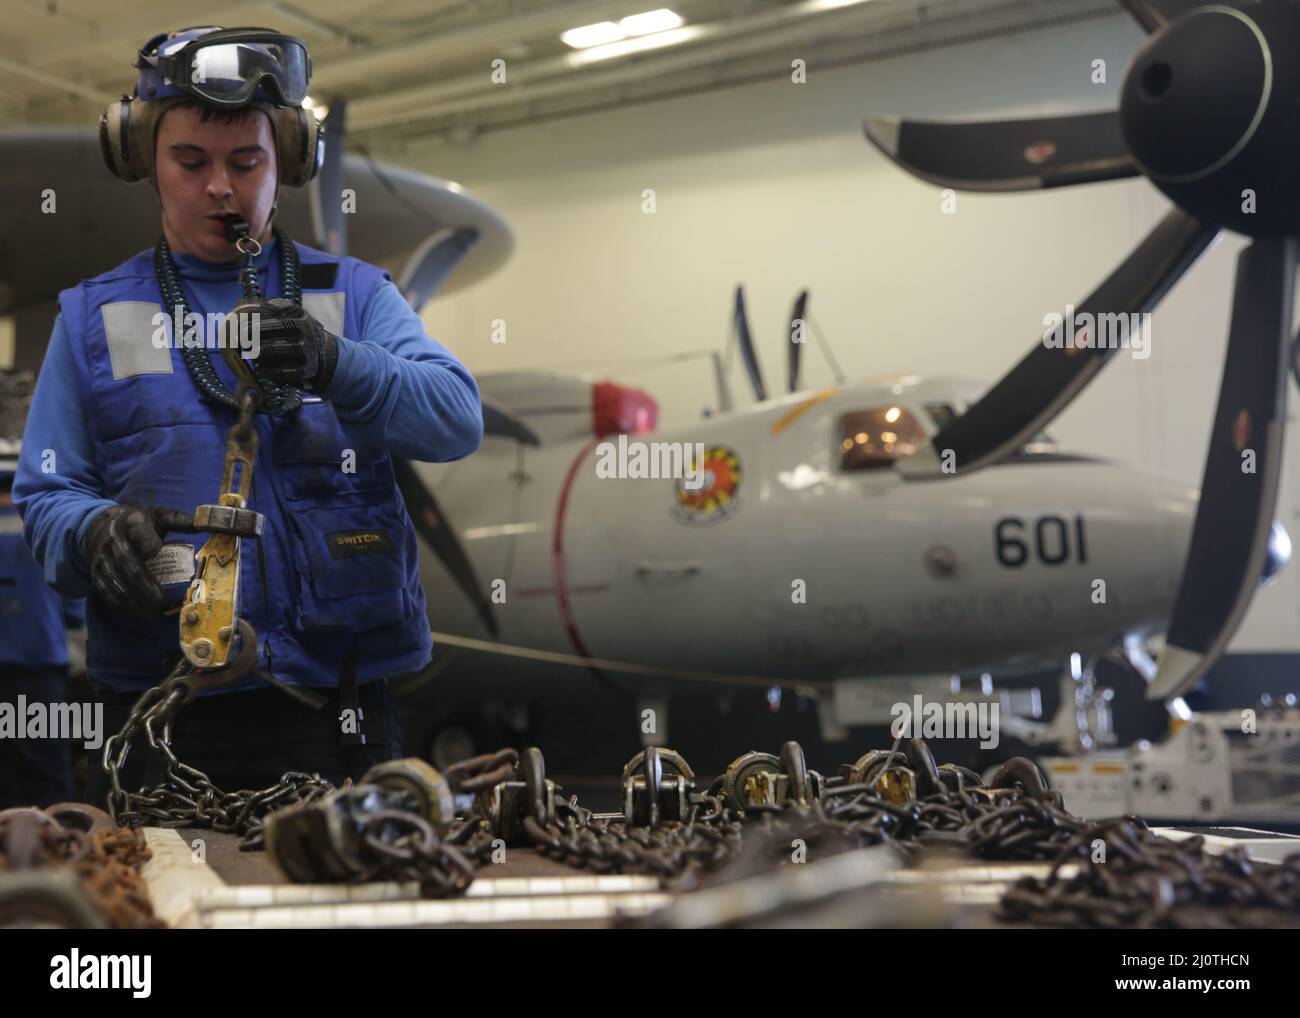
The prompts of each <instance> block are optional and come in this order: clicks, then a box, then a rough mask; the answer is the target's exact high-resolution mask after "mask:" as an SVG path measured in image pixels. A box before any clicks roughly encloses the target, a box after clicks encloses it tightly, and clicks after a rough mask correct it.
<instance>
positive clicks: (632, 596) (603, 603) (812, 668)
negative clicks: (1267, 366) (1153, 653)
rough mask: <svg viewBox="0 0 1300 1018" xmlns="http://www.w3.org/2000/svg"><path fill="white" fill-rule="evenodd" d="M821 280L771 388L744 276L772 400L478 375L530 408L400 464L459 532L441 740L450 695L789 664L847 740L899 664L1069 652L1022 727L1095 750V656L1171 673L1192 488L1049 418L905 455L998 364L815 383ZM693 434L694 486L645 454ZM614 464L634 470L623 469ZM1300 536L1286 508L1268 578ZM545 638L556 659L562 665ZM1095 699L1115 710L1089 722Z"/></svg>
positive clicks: (437, 565) (749, 355) (511, 403)
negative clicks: (1048, 704)
mask: <svg viewBox="0 0 1300 1018" xmlns="http://www.w3.org/2000/svg"><path fill="white" fill-rule="evenodd" d="M806 300H807V295H806V293H805V294H803V295H801V297H800V300H799V302H798V303H797V305H796V308H795V310H794V312H793V314H792V318H791V330H792V337H791V338H792V342H791V344H790V351H791V357H790V371H789V388H790V389H791V390H792V391H791V392H790V393H789V394H787V395H785V396H782V397H779V398H775V399H768V398H766V397H767V393H766V389H765V387H764V386H763V382H762V378H761V373H760V372H759V369H758V365H757V360H756V358H755V356H754V350H753V343H752V339H751V337H750V334H749V329H748V325H747V323H746V321H745V314H744V306H743V299H742V295H741V292H740V291H739V290H738V291H737V304H736V313H735V323H736V333H735V334H736V335H737V336H738V338H739V340H740V346H741V351H742V355H743V358H744V363H745V366H746V367H747V369H748V370H749V375H750V381H751V383H752V385H753V388H754V392H755V396H756V397H757V399H758V402H757V403H756V404H755V405H752V406H748V407H745V408H743V409H738V410H737V409H732V410H724V412H721V413H716V414H712V415H710V416H709V417H707V418H706V419H704V420H701V421H698V422H696V423H693V424H688V425H685V426H681V427H674V428H668V429H658V428H657V427H656V407H655V404H654V401H653V400H652V399H651V398H650V397H649V396H648V395H646V394H645V393H644V392H641V391H639V390H636V389H631V388H627V387H624V386H621V385H618V384H616V383H614V382H609V381H593V380H591V379H590V378H587V377H583V376H579V375H571V374H564V373H559V372H513V373H508V374H499V375H484V376H480V378H479V383H480V388H481V390H482V393H483V395H484V398H485V400H487V401H488V402H489V403H490V404H492V405H493V406H494V407H495V408H496V412H497V413H498V414H500V415H502V418H503V419H504V420H505V421H507V422H509V423H508V424H507V425H505V426H500V424H498V426H497V427H491V428H489V429H488V432H489V433H488V435H487V437H486V438H485V440H484V444H483V447H482V448H481V449H480V451H479V452H478V453H476V454H475V455H474V456H472V457H470V458H468V459H466V460H464V461H461V462H458V463H454V464H446V465H439V464H422V463H421V464H412V465H411V476H410V477H408V478H406V480H405V483H404V484H403V491H404V494H405V495H406V497H407V507H408V509H409V510H410V511H411V514H412V518H413V519H414V520H415V523H416V526H417V529H419V530H420V531H421V533H422V535H423V536H424V537H425V540H426V541H427V543H428V544H429V546H430V547H431V548H433V549H434V550H436V551H437V552H438V556H437V557H434V556H428V557H426V558H425V559H424V561H423V564H422V579H423V582H424V585H425V589H426V591H427V593H428V595H429V612H430V620H431V623H432V625H433V629H434V631H435V642H437V643H438V644H439V650H438V651H437V652H436V653H435V668H439V669H440V670H439V674H438V676H437V681H436V683H431V684H430V686H431V690H433V691H432V692H431V694H430V712H431V713H430V716H429V724H428V725H427V727H426V728H425V730H424V735H425V736H427V738H428V741H422V740H421V741H417V745H419V748H421V749H422V750H427V751H429V752H431V753H433V755H434V756H435V757H443V756H445V755H446V754H447V751H448V750H449V746H450V743H451V742H455V743H456V744H457V746H458V748H460V751H461V752H464V751H465V749H464V747H463V743H464V739H465V735H466V734H467V733H466V732H465V731H464V730H463V728H459V727H457V728H456V730H455V737H454V738H453V737H452V736H450V735H448V736H447V742H446V743H445V744H441V745H440V744H439V739H440V737H441V736H442V734H443V732H442V729H441V728H440V727H439V724H438V721H439V719H440V720H441V721H442V722H447V719H449V718H457V717H459V718H463V717H464V716H465V715H464V708H465V707H466V706H467V705H470V704H473V703H481V702H482V701H483V700H484V699H488V698H496V699H500V700H505V701H510V700H511V699H512V698H513V699H514V700H516V701H518V702H524V701H527V700H528V699H530V698H533V697H535V696H537V695H538V688H539V685H542V684H544V686H545V695H546V696H562V695H564V694H565V693H568V695H570V696H574V697H580V696H581V695H582V691H583V690H584V689H587V690H589V691H594V690H595V688H596V687H597V686H600V685H606V686H610V687H613V688H616V689H620V690H622V691H624V692H629V691H635V693H639V694H642V696H643V699H644V702H651V703H652V702H655V698H656V697H662V696H664V695H666V694H667V693H669V692H671V691H676V690H691V689H695V690H699V689H700V688H701V684H704V685H705V686H708V685H709V684H712V685H713V686H715V687H718V686H726V685H755V686H766V687H774V686H781V687H786V688H791V687H794V688H798V689H801V690H803V691H805V692H812V693H814V694H815V695H817V697H818V700H819V712H822V713H823V714H824V715H828V716H826V717H825V721H826V722H827V723H824V724H823V733H824V734H826V735H828V736H829V737H834V731H835V729H836V728H838V727H842V726H841V724H840V723H841V722H843V723H875V722H877V721H884V722H888V720H889V716H888V714H887V713H886V714H885V715H884V716H883V717H880V716H879V708H880V706H881V701H880V699H879V695H877V694H875V693H873V690H878V689H880V688H881V680H884V679H887V678H893V679H898V680H900V681H899V683H898V684H896V688H897V689H911V688H916V686H915V683H916V681H917V679H918V677H919V676H924V675H928V676H933V677H936V678H937V679H940V680H941V686H942V689H941V692H940V694H939V695H945V696H950V695H951V677H952V676H953V675H954V674H965V675H972V676H975V675H981V676H982V673H985V672H989V671H993V670H997V671H998V673H999V674H1004V675H1005V674H1014V673H1016V672H1022V671H1031V670H1041V669H1044V668H1055V667H1063V672H1062V675H1063V684H1065V685H1066V687H1067V689H1068V690H1069V697H1068V701H1067V702H1066V708H1065V710H1063V711H1062V712H1061V713H1060V714H1058V716H1057V718H1056V719H1054V720H1053V722H1052V724H1051V725H1047V726H1038V727H1037V728H1032V727H1031V728H1028V729H1026V728H1022V729H1021V730H1020V732H1019V733H1018V734H1021V735H1023V736H1025V737H1029V736H1030V734H1031V732H1036V733H1037V738H1035V740H1034V741H1047V742H1054V743H1056V744H1058V745H1061V744H1066V745H1070V744H1072V743H1073V745H1072V748H1073V747H1074V746H1077V745H1078V740H1079V739H1082V740H1084V744H1085V745H1086V744H1087V743H1088V742H1089V741H1090V740H1092V739H1095V738H1097V736H1098V735H1101V736H1103V737H1104V735H1105V734H1106V732H1105V730H1106V729H1107V728H1108V727H1109V717H1108V714H1107V713H1106V712H1107V711H1108V708H1107V707H1106V704H1105V702H1104V699H1103V697H1102V695H1101V693H1100V691H1098V692H1097V695H1096V696H1095V697H1093V696H1092V693H1091V692H1090V691H1089V690H1088V689H1087V688H1086V687H1087V686H1088V684H1089V683H1090V682H1091V676H1090V669H1089V668H1088V667H1087V662H1088V661H1089V660H1090V659H1091V658H1094V657H1095V656H1097V655H1099V654H1102V653H1106V652H1110V651H1115V650H1119V649H1122V650H1123V653H1124V656H1125V658H1126V659H1127V660H1128V661H1129V662H1130V663H1131V664H1132V665H1133V666H1134V668H1135V669H1136V670H1138V671H1139V672H1140V673H1148V672H1149V661H1150V659H1149V657H1148V656H1147V655H1145V653H1144V651H1143V641H1145V640H1146V639H1147V638H1150V637H1153V636H1155V635H1156V634H1158V633H1159V632H1161V631H1162V629H1163V627H1164V625H1165V623H1166V621H1167V619H1168V617H1169V613H1170V610H1171V608H1172V605H1173V599H1174V596H1175V593H1176V591H1177V587H1178V581H1179V577H1180V575H1181V572H1182V565H1183V558H1184V553H1185V550H1186V547H1187V543H1188V541H1189V538H1190V533H1191V530H1190V528H1191V521H1192V518H1193V516H1194V513H1195V509H1196V502H1197V496H1196V491H1195V490H1193V489H1189V488H1188V487H1186V486H1183V485H1178V484H1173V483H1170V482H1166V481H1162V480H1159V479H1157V478H1154V477H1151V476H1148V475H1145V474H1142V473H1139V472H1136V471H1134V470H1131V469H1128V468H1126V467H1123V466H1119V465H1116V464H1113V463H1109V462H1103V461H1101V460H1097V459H1093V458H1090V457H1085V456H1078V455H1071V454H1068V453H1064V452H1062V451H1060V450H1058V449H1057V448H1056V447H1055V445H1054V443H1052V442H1051V441H1050V440H1048V439H1046V436H1038V437H1037V438H1036V439H1035V441H1033V442H1031V443H1029V444H1026V445H1024V446H1022V447H1020V448H1019V449H1017V450H1016V451H1015V452H1014V453H1013V454H1011V455H1009V456H1006V457H1005V458H1004V459H1003V460H1002V462H1000V463H999V464H997V465H996V466H995V467H993V468H991V469H989V470H986V471H982V472H977V473H974V474H970V475H966V476H959V477H952V478H949V479H946V480H943V481H941V482H925V481H921V482H916V481H912V480H909V479H908V478H907V477H906V476H905V475H904V474H903V473H902V472H901V471H899V470H897V469H895V465H896V464H897V463H898V462H899V461H901V460H903V459H905V458H906V457H907V456H908V455H910V454H911V453H912V452H914V451H915V450H916V449H918V448H921V447H923V446H924V445H925V444H926V443H927V442H928V441H929V440H930V439H931V438H932V437H933V435H934V434H936V433H937V432H938V431H939V430H940V429H941V428H942V427H943V426H944V425H946V424H947V423H949V422H950V421H952V420H953V419H955V418H957V417H958V416H960V415H961V414H962V413H964V412H965V411H966V409H967V407H968V406H969V405H970V404H972V403H973V402H974V401H975V400H976V399H978V397H979V396H980V395H981V393H982V391H983V389H984V387H983V386H981V385H979V384H977V383H971V382H963V381H959V380H953V379H944V378H922V377H920V376H915V375H908V376H898V377H889V378H878V379H866V380H862V381H854V382H848V381H845V382H843V383H842V384H838V385H835V386H833V387H831V388H827V389H824V390H822V391H820V392H816V393H806V392H798V391H794V390H797V388H798V383H797V376H798V363H799V358H798V355H799V352H800V350H801V348H802V347H801V345H800V344H799V343H798V342H797V341H793V340H794V331H795V330H796V329H798V328H800V325H801V323H802V320H803V314H804V311H803V309H804V307H805V306H806ZM714 363H715V372H716V374H717V378H716V380H717V382H718V387H719V392H718V401H719V405H720V406H721V407H723V408H726V407H728V406H729V404H730V398H729V396H728V394H727V393H726V388H725V383H724V381H723V377H722V374H721V371H720V370H718V366H719V362H718V361H717V360H716V358H715V362H714ZM638 450H639V455H640V457H641V459H640V461H639V462H640V464H641V470H640V474H641V476H636V473H637V470H636V467H635V466H634V463H636V462H638V460H637V453H638ZM679 450H681V452H680V455H681V456H685V457H687V459H686V460H685V462H687V463H690V462H691V460H690V459H689V457H691V456H693V455H695V454H697V453H699V454H702V462H703V471H702V474H703V476H702V481H703V483H702V484H701V485H700V486H699V487H698V488H696V489H694V490H692V485H691V482H690V481H689V480H688V479H687V478H686V477H682V476H679V477H675V478H674V477H664V476H659V477H651V476H646V475H648V474H650V473H653V472H654V471H655V468H654V464H659V465H661V466H662V464H664V463H668V464H670V465H671V463H672V462H673V456H674V455H677V454H678V451H679ZM692 451H693V452H692ZM611 463H618V464H623V465H624V467H625V474H626V476H618V477H610V476H608V475H609V473H610V470H609V467H610V464H611ZM663 472H664V471H663V470H660V471H659V473H661V474H662V473H663ZM413 480H419V481H421V482H423V483H422V484H421V485H418V486H417V485H415V484H413V483H411V482H412V481H413ZM418 488H422V489H423V494H421V492H420V491H419V490H417V489H418ZM426 496H427V497H426ZM1286 550H1287V546H1286V543H1285V532H1284V531H1280V530H1279V534H1278V541H1277V542H1276V544H1275V547H1274V554H1273V556H1271V557H1270V559H1269V561H1268V564H1267V569H1266V573H1267V575H1270V576H1271V575H1272V572H1273V571H1275V570H1276V569H1277V568H1279V567H1280V565H1281V563H1282V562H1284V561H1285V553H1286ZM460 652H466V653H467V655H468V661H463V660H458V659H457V655H458V654H460ZM448 654H450V655H451V656H450V657H445V655H448ZM439 656H444V660H443V664H445V665H446V667H445V668H441V666H440V665H439V664H438V662H439ZM526 661H527V662H532V663H533V664H534V665H539V664H540V665H551V666H555V667H553V668H551V669H550V670H547V671H545V672H544V678H543V677H540V674H541V673H538V672H537V671H536V670H533V669H526V668H523V667H522V666H523V664H524V662H526ZM462 665H464V666H465V667H460V666H462ZM982 678H983V680H984V681H987V676H982ZM860 680H873V681H872V682H863V681H860ZM1066 680H1068V681H1066ZM1071 683H1075V684H1077V688H1078V689H1079V692H1080V695H1079V696H1078V697H1076V695H1075V691H1076V685H1071ZM985 692H987V690H985ZM635 693H634V695H635ZM906 695H908V696H910V693H908V694H906ZM888 696H889V697H891V698H893V699H896V698H897V692H896V690H895V691H891V692H890V693H889V694H888ZM1086 700H1090V701H1091V702H1088V703H1085V702H1084V701H1086ZM883 702H884V703H885V704H887V703H889V702H892V699H889V698H887V699H886V700H885V701H883ZM1076 708H1078V709H1079V710H1078V711H1077V710H1076ZM886 709H887V708H886ZM1079 711H1081V712H1082V713H1079ZM1089 712H1091V722H1090V723H1091V725H1092V726H1094V727H1096V728H1100V729H1101V730H1102V731H1101V732H1100V733H1098V732H1096V731H1093V732H1089V731H1088V730H1087V728H1088V725H1084V730H1082V731H1080V730H1079V727H1078V724H1077V723H1079V722H1082V721H1084V720H1085V719H1084V718H1083V716H1082V714H1088V713H1089ZM1077 714H1078V716H1076V715H1077ZM453 727H456V726H453ZM660 734H662V733H660Z"/></svg>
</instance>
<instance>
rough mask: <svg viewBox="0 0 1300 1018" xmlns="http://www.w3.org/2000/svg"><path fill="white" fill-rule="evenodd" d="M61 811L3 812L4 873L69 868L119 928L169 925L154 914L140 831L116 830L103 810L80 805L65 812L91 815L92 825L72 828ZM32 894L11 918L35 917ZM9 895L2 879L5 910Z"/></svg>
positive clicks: (1, 908)
mask: <svg viewBox="0 0 1300 1018" xmlns="http://www.w3.org/2000/svg"><path fill="white" fill-rule="evenodd" d="M58 810H59V807H51V808H50V809H49V810H46V811H44V812H42V811H40V810H36V809H10V810H5V811H4V812H0V877H3V876H4V875H5V874H18V873H24V872H29V871H34V870H42V869H52V870H67V871H70V872H71V873H73V874H74V875H75V876H76V878H77V879H78V881H79V882H80V887H81V890H82V892H83V893H84V894H85V895H86V896H87V897H88V898H89V900H90V904H91V906H92V907H93V908H94V909H95V910H96V911H98V912H99V913H101V914H102V916H103V917H104V919H106V920H107V922H108V924H109V925H111V926H112V927H113V928H114V929H156V928H159V927H163V926H165V925H166V924H165V923H164V922H163V921H162V920H161V919H159V918H157V917H156V916H155V915H154V912H153V905H152V904H151V903H150V901H149V891H148V887H147V886H146V884H145V882H144V879H143V878H142V877H141V876H140V867H141V866H143V865H144V863H145V862H146V861H148V859H149V850H148V849H147V848H146V847H145V844H144V839H143V838H142V837H141V836H140V834H139V832H138V831H130V830H122V829H119V828H115V827H113V826H112V823H111V821H110V820H109V818H108V816H107V815H105V814H102V812H101V811H99V810H95V809H94V808H93V807H86V806H80V805H78V806H77V807H75V809H74V810H66V811H65V813H67V814H71V820H73V821H75V820H81V819H87V818H88V819H90V820H91V824H90V825H89V827H88V828H87V829H83V828H81V827H77V826H70V825H69V824H66V823H64V822H61V820H60V819H59V814H58V812H57V811H58ZM95 814H98V815H97V816H96V815H95ZM30 893H31V892H30V891H28V892H27V895H25V896H20V898H19V900H18V901H17V902H15V903H12V904H13V907H14V908H16V909H17V911H18V914H17V915H16V916H14V917H11V918H16V919H18V920H20V921H21V920H22V919H23V918H24V916H29V915H31V913H30V909H31V907H32V901H31V898H30ZM5 898H6V894H5V885H4V882H3V880H0V913H3V912H5V911H6V910H7V909H8V908H9V907H10V903H8V902H6V901H5ZM4 921H7V920H4Z"/></svg>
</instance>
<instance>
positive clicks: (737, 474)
mask: <svg viewBox="0 0 1300 1018" xmlns="http://www.w3.org/2000/svg"><path fill="white" fill-rule="evenodd" d="M692 466H693V467H695V469H693V470H691V471H689V473H688V476H687V477H679V478H678V479H677V482H676V496H677V502H676V505H674V506H673V516H674V517H675V518H676V519H677V520H679V521H680V522H682V523H691V524H703V523H717V522H718V521H719V520H724V519H726V518H727V517H728V516H730V515H731V514H732V513H734V512H735V511H736V507H737V502H736V493H737V491H738V490H739V488H740V478H741V469H740V457H739V456H737V455H736V454H735V453H734V452H732V451H731V450H730V449H728V448H727V447H726V446H725V445H714V446H709V447H708V448H706V449H705V450H704V462H703V464H702V466H696V465H695V464H692ZM696 470H700V471H701V472H702V473H703V475H704V476H703V480H704V483H703V484H702V485H700V486H699V487H698V488H694V489H692V488H690V487H688V486H687V482H688V481H690V480H691V479H692V476H691V475H694V474H695V473H696Z"/></svg>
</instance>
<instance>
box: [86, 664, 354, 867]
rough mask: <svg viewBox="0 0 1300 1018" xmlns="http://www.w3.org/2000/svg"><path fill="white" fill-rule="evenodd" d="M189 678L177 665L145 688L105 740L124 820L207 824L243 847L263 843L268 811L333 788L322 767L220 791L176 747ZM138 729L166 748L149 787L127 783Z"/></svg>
mask: <svg viewBox="0 0 1300 1018" xmlns="http://www.w3.org/2000/svg"><path fill="white" fill-rule="evenodd" d="M253 646H254V647H255V646H256V643H254V644H253ZM189 678H190V676H188V675H187V674H185V673H184V671H183V669H178V670H177V672H175V673H173V674H172V675H171V676H169V677H168V678H167V679H166V680H164V681H163V682H162V683H161V684H159V685H157V686H155V687H154V688H153V689H151V690H149V691H148V692H146V693H145V694H144V695H142V696H141V697H140V699H139V700H137V701H136V702H135V704H134V706H133V707H132V708H131V713H130V714H129V715H128V717H127V720H126V723H125V724H124V725H123V726H122V730H121V731H120V732H119V733H118V734H117V735H114V736H113V737H112V738H110V739H109V740H108V741H107V742H106V743H105V745H104V769H105V771H106V772H107V774H108V779H109V801H108V806H109V812H110V813H111V815H112V817H113V820H114V821H115V822H116V823H117V824H118V825H120V826H123V827H144V826H152V827H200V828H210V829H212V830H214V831H220V832H221V833H224V834H236V835H239V836H240V837H241V838H242V839H243V843H242V845H241V847H242V848H244V849H246V850H255V849H259V848H261V847H262V827H263V823H264V821H265V819H266V817H267V816H268V815H269V814H270V813H272V812H274V811H275V810H277V809H282V808H283V807H285V806H291V805H295V804H300V803H309V802H312V801H313V800H315V799H318V798H320V797H321V796H323V795H326V794H327V793H329V792H332V791H334V786H333V785H332V784H330V783H329V782H328V781H325V780H324V779H323V778H321V777H320V775H318V774H306V773H303V772H301V771H289V772H288V773H286V774H284V775H283V776H281V778H280V780H279V782H277V783H276V784H274V785H272V786H271V787H269V788H263V789H259V790H255V791H254V790H247V789H245V790H242V791H237V792H223V791H222V790H221V789H220V788H218V787H217V786H216V785H215V784H213V783H212V780H211V779H210V778H209V777H208V776H207V775H206V774H204V773H203V772H202V771H201V770H199V769H197V768H195V767H191V766H189V765H188V764H185V763H182V762H181V761H180V760H179V759H178V758H177V756H176V754H175V752H174V751H173V750H172V747H171V723H172V720H173V718H174V717H175V714H176V711H177V710H178V709H179V708H180V707H181V705H182V704H184V703H186V702H187V701H188V700H189V698H190V697H191V696H192V695H193V688H192V686H191V685H190V683H189V681H187V680H188V679H189ZM141 734H143V735H144V737H145V739H147V741H148V743H149V745H150V746H152V747H153V748H154V749H155V750H157V751H158V752H159V753H160V754H161V755H162V758H163V764H164V769H165V773H164V777H163V780H162V781H160V782H159V783H158V784H157V785H155V786H153V787H151V788H144V789H141V790H139V791H135V792H131V791H126V790H124V789H123V788H122V782H121V777H120V772H121V768H122V767H124V766H125V764H126V759H127V755H128V754H129V753H130V750H131V745H132V743H133V741H134V740H135V739H136V737H137V736H139V735H141Z"/></svg>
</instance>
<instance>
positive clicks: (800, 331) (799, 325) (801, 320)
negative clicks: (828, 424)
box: [787, 290, 808, 392]
mask: <svg viewBox="0 0 1300 1018" xmlns="http://www.w3.org/2000/svg"><path fill="white" fill-rule="evenodd" d="M807 310H808V291H807V290H801V291H799V296H798V297H796V298H795V302H794V310H793V311H791V312H790V360H789V371H788V373H787V378H788V379H789V382H790V388H789V390H788V391H789V392H798V391H799V361H800V358H801V357H802V355H803V346H804V343H806V342H807V341H808V336H807V331H808V320H807V318H806V317H804V316H805V313H806V312H807Z"/></svg>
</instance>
